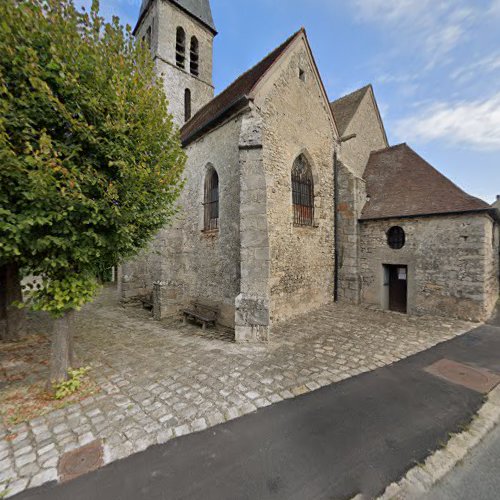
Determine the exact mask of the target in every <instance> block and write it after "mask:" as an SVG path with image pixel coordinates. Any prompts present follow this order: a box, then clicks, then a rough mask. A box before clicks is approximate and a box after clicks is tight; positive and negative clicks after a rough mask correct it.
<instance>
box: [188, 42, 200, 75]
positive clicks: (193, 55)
mask: <svg viewBox="0 0 500 500" xmlns="http://www.w3.org/2000/svg"><path fill="white" fill-rule="evenodd" d="M198 52H199V48H198V39H197V38H196V37H195V36H193V37H192V38H191V50H190V51H189V56H190V69H191V74H192V75H194V76H198V75H199V74H200V71H199V53H198Z"/></svg>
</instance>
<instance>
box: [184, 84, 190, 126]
mask: <svg viewBox="0 0 500 500" xmlns="http://www.w3.org/2000/svg"><path fill="white" fill-rule="evenodd" d="M190 118H191V91H190V90H189V89H186V90H185V91H184V121H186V122H187V121H188V120H189V119H190Z"/></svg>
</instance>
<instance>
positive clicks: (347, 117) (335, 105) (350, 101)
mask: <svg viewBox="0 0 500 500" xmlns="http://www.w3.org/2000/svg"><path fill="white" fill-rule="evenodd" d="M369 88H370V85H366V86H365V87H363V88H361V89H359V90H356V91H355V92H352V93H351V94H348V95H346V96H344V97H341V98H340V99H337V100H336V101H333V102H332V103H330V107H331V108H332V113H333V116H334V117H335V123H336V124H337V128H338V130H339V134H340V136H341V137H342V136H343V135H344V134H345V131H346V130H347V127H348V126H349V123H351V120H352V119H353V117H354V115H355V114H356V111H357V110H358V108H359V105H360V104H361V101H362V100H363V97H364V96H365V95H366V93H367V92H368V90H369Z"/></svg>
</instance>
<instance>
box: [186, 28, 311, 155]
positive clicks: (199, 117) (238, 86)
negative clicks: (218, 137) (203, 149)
mask: <svg viewBox="0 0 500 500" xmlns="http://www.w3.org/2000/svg"><path fill="white" fill-rule="evenodd" d="M303 32H304V28H301V29H300V30H299V31H297V32H296V33H294V34H293V35H292V36H291V37H290V38H288V39H287V40H286V41H285V42H283V43H282V44H281V45H280V46H279V47H277V48H276V49H274V50H273V51H272V52H271V53H270V54H268V55H267V56H266V57H265V58H264V59H262V61H260V62H259V63H257V64H256V65H255V66H254V67H253V68H251V69H249V70H248V71H247V72H246V73H243V74H242V75H241V76H240V77H238V78H237V79H236V80H235V81H234V82H233V83H232V84H231V85H229V87H227V88H226V89H225V90H224V91H222V92H221V93H220V94H218V95H217V96H216V97H214V98H213V99H212V100H211V101H210V102H209V103H207V104H206V105H205V106H203V107H202V108H201V109H200V110H199V111H198V112H197V113H196V114H195V115H194V116H193V117H192V118H191V119H190V120H189V121H188V122H187V123H185V124H184V126H183V127H182V128H181V141H182V144H183V145H184V146H185V145H187V144H189V143H190V142H192V141H194V140H195V139H196V138H197V137H199V136H200V135H201V134H203V133H204V132H206V131H207V130H209V129H210V128H213V127H214V126H215V125H217V124H218V123H220V122H221V121H222V120H224V119H225V118H227V117H229V116H231V114H233V113H235V112H236V111H238V110H239V109H241V108H242V107H243V106H244V105H245V104H247V103H248V101H249V94H251V92H252V91H253V90H254V89H255V87H256V86H257V84H258V83H259V81H260V80H261V78H262V77H263V76H264V75H265V74H266V72H267V71H268V70H269V69H270V68H271V67H272V66H273V65H274V63H276V61H278V59H279V58H280V56H281V55H282V54H283V53H284V52H285V51H286V49H287V48H288V47H289V46H290V45H291V44H292V43H293V42H294V41H295V39H296V38H297V37H298V36H299V35H300V34H301V33H303Z"/></svg>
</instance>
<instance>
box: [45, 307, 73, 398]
mask: <svg viewBox="0 0 500 500" xmlns="http://www.w3.org/2000/svg"><path fill="white" fill-rule="evenodd" d="M74 314H75V313H74V311H69V312H67V313H66V314H65V315H64V316H63V317H61V318H57V319H56V320H54V329H53V332H52V353H51V360H50V378H49V384H48V387H49V389H52V386H53V384H54V383H58V382H61V381H63V380H68V370H69V369H70V368H71V364H72V362H73V317H74Z"/></svg>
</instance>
